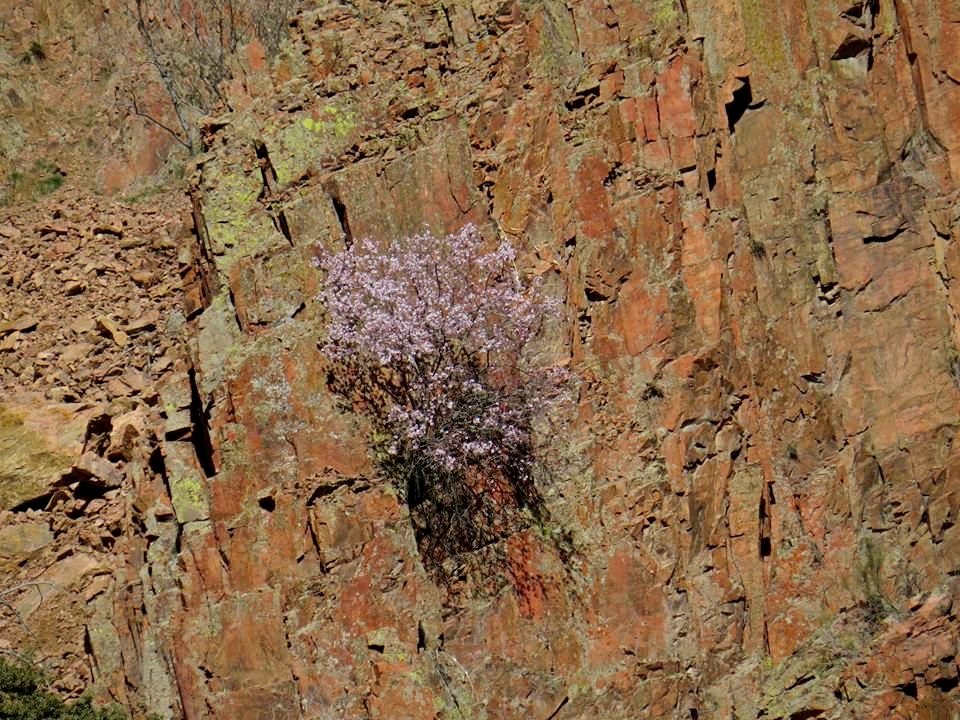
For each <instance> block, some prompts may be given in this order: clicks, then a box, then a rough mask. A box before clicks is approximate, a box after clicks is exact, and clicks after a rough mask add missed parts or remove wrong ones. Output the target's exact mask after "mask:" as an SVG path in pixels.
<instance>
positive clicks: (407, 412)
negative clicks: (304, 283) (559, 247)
mask: <svg viewBox="0 0 960 720" xmlns="http://www.w3.org/2000/svg"><path fill="white" fill-rule="evenodd" d="M514 259H515V252H514V250H513V248H512V247H511V246H510V245H509V244H508V243H506V242H504V243H501V244H500V245H499V247H497V248H496V249H494V250H488V249H487V246H486V243H485V242H484V240H483V238H482V237H481V235H480V233H479V232H478V231H477V229H476V228H475V227H474V226H472V225H467V226H466V227H464V228H463V229H462V230H460V231H459V232H457V233H454V234H452V235H448V236H446V237H442V238H437V237H434V236H433V235H432V234H431V233H429V232H424V233H422V234H419V235H414V236H412V237H407V238H402V239H399V240H394V241H392V242H389V243H378V242H374V241H372V240H360V241H358V242H355V243H353V244H352V245H351V246H350V247H349V248H348V249H347V250H345V251H343V252H340V253H337V254H324V255H322V256H321V258H320V260H319V261H318V265H319V266H320V267H321V268H322V269H323V270H324V271H325V272H326V275H327V279H326V284H325V287H324V290H323V291H322V292H321V294H320V298H319V299H320V300H321V301H322V302H323V303H324V305H325V307H326V309H327V312H328V314H329V325H328V329H327V339H326V341H325V343H324V345H323V349H324V351H325V352H326V353H327V355H328V356H329V357H330V358H331V359H333V360H335V361H338V363H339V365H340V371H341V372H342V373H346V374H347V375H348V376H350V377H349V378H348V382H349V383H351V387H350V393H351V394H352V395H353V396H354V397H355V398H356V397H357V396H359V400H360V403H361V405H362V407H364V408H365V409H366V410H367V411H368V412H369V413H370V414H371V415H372V416H373V419H374V421H375V422H376V424H377V425H378V429H379V430H380V431H381V433H382V434H383V435H385V437H386V440H385V441H384V443H383V450H384V451H385V452H386V453H387V455H388V456H392V457H395V458H399V459H404V460H408V461H414V462H428V463H432V464H433V465H434V466H435V467H436V468H438V469H443V470H444V471H447V472H455V471H460V470H464V469H465V468H466V467H468V466H469V465H479V464H487V463H491V462H493V463H497V464H508V463H509V464H511V465H512V466H514V467H515V466H516V465H517V464H518V462H519V464H520V465H524V463H526V462H528V461H529V454H530V449H531V438H530V424H531V420H532V419H533V417H534V415H535V414H536V413H538V412H541V411H543V410H544V409H545V407H546V405H547V404H548V403H550V402H551V399H552V397H554V396H555V395H556V379H557V376H556V375H555V374H551V373H548V372H546V371H538V370H536V369H533V368H530V367H527V366H526V364H525V363H524V362H523V358H522V352H523V349H524V346H525V345H526V344H527V343H528V342H529V341H530V340H531V338H532V337H533V336H534V335H535V334H536V332H537V331H538V330H539V328H540V326H541V323H542V321H543V319H544V317H545V315H546V313H548V312H551V311H555V310H556V308H557V305H558V303H556V302H554V301H551V300H549V299H548V298H547V297H546V296H545V295H544V294H543V292H542V290H541V289H540V287H539V286H538V285H537V284H532V285H529V286H526V285H524V283H523V282H522V281H521V279H520V277H519V274H518V273H517V270H516V268H515V265H514Z"/></svg>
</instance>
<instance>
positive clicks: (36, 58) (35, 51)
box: [20, 40, 47, 65]
mask: <svg viewBox="0 0 960 720" xmlns="http://www.w3.org/2000/svg"><path fill="white" fill-rule="evenodd" d="M46 59H47V53H46V52H45V51H44V49H43V45H41V44H40V43H39V42H37V41H36V40H33V41H32V42H31V43H30V46H29V47H28V48H27V49H26V50H24V51H23V54H21V55H20V62H21V63H22V64H23V65H30V64H31V63H38V62H41V61H43V60H46Z"/></svg>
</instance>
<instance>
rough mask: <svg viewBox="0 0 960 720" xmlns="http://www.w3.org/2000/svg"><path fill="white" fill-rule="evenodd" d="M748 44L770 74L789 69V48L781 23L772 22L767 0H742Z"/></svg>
mask: <svg viewBox="0 0 960 720" xmlns="http://www.w3.org/2000/svg"><path fill="white" fill-rule="evenodd" d="M741 8H742V10H743V24H744V29H745V30H746V35H747V44H748V45H749V47H750V51H751V52H752V53H753V56H754V57H755V58H756V59H757V61H758V62H759V63H760V64H761V65H763V66H764V67H765V68H766V69H767V71H768V72H771V73H774V74H777V73H779V72H781V71H785V70H786V69H787V56H788V52H787V47H786V39H785V38H784V36H783V26H782V24H781V23H777V22H772V20H773V16H772V15H771V8H770V5H769V4H768V3H766V2H765V0H741Z"/></svg>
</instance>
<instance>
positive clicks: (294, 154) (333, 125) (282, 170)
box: [265, 104, 357, 186]
mask: <svg viewBox="0 0 960 720" xmlns="http://www.w3.org/2000/svg"><path fill="white" fill-rule="evenodd" d="M356 128H357V116H356V114H355V113H354V112H353V110H351V109H350V108H349V107H346V106H345V105H343V106H341V105H334V104H330V105H325V106H323V107H322V108H320V110H319V111H318V112H317V113H315V114H314V115H311V116H307V117H304V118H301V119H300V120H299V121H298V122H295V123H293V124H292V125H288V126H286V127H284V128H281V129H278V130H274V131H273V132H272V133H268V134H267V137H266V138H265V143H266V146H267V149H268V151H269V153H270V162H271V163H272V164H273V169H274V171H275V172H276V173H277V182H278V183H279V184H280V185H281V186H285V185H289V184H290V183H292V182H295V181H297V180H299V179H300V178H302V177H303V176H304V175H306V174H307V173H308V172H309V170H310V168H311V167H314V166H315V165H317V164H318V163H320V162H321V161H322V160H323V159H324V158H333V157H336V156H337V155H339V154H340V153H342V152H343V151H344V150H346V149H347V148H348V147H349V146H350V144H351V139H350V138H351V136H352V135H353V133H354V131H355V130H356Z"/></svg>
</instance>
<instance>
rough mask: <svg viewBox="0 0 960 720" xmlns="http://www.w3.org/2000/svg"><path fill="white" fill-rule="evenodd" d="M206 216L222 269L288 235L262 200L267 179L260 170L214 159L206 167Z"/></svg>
mask: <svg viewBox="0 0 960 720" xmlns="http://www.w3.org/2000/svg"><path fill="white" fill-rule="evenodd" d="M203 182H204V186H205V195H204V205H203V211H204V219H205V220H206V225H207V233H208V235H209V237H210V245H211V249H212V250H213V253H214V255H217V256H221V257H220V259H219V260H218V261H217V265H218V267H220V269H221V270H223V269H226V268H228V267H229V266H230V265H232V264H233V262H234V261H235V260H236V259H238V258H240V257H244V256H249V255H253V254H255V253H257V252H259V251H261V250H264V249H268V248H272V247H283V246H285V245H286V239H285V238H284V237H283V236H282V235H281V234H280V232H278V231H277V229H276V227H275V226H274V224H273V220H272V218H271V217H270V215H269V214H268V213H267V211H266V209H265V208H264V207H263V206H262V205H261V204H260V201H259V198H260V193H261V192H262V190H263V180H262V178H261V177H260V176H259V174H258V172H255V171H251V172H246V171H244V170H243V169H241V168H237V167H232V166H231V167H223V166H221V165H219V164H218V163H210V164H208V165H206V166H205V167H204V170H203Z"/></svg>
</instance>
